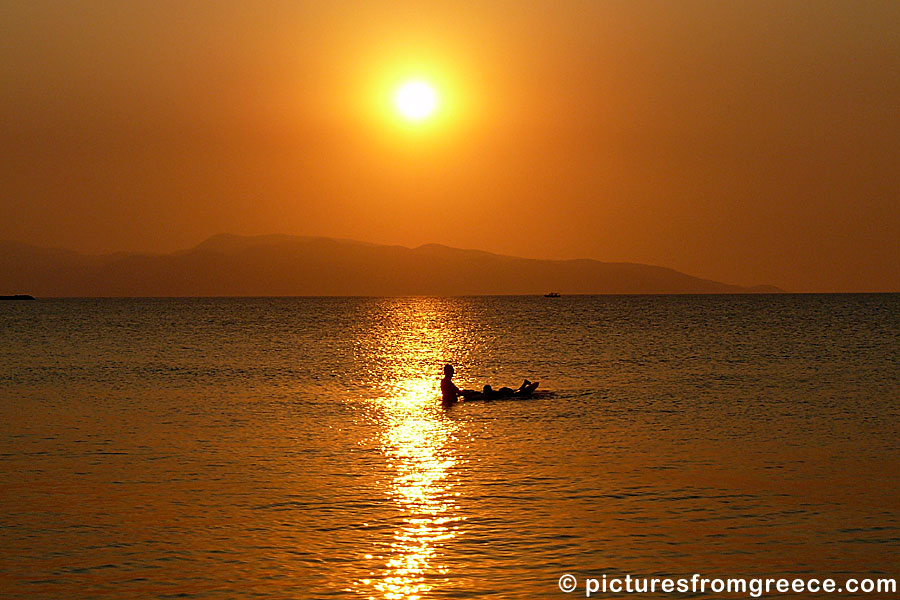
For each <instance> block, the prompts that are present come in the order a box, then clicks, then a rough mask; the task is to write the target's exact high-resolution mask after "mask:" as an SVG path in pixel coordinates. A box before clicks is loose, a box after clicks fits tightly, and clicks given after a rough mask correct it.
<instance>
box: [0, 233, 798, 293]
mask: <svg viewBox="0 0 900 600" xmlns="http://www.w3.org/2000/svg"><path fill="white" fill-rule="evenodd" d="M4 290H8V291H9V293H30V294H33V295H36V296H44V297H47V296H60V297H66V296H72V297H94V296H97V297H103V296H122V297H129V296H142V297H144V296H148V297H155V296H158V297H173V296H404V295H435V296H463V295H519V294H543V293H546V292H549V291H556V292H560V293H562V294H736V293H780V292H783V290H780V289H779V288H776V287H774V286H753V287H747V286H738V285H731V284H727V283H722V282H718V281H713V280H709V279H703V278H699V277H694V276H691V275H687V274H685V273H681V272H679V271H676V270H674V269H670V268H668V267H661V266H655V265H644V264H639V263H625V262H602V261H598V260H594V259H587V258H576V259H534V258H521V257H515V256H508V255H503V254H494V253H491V252H486V251H483V250H476V249H461V248H453V247H450V246H445V245H443V244H423V245H421V246H418V247H416V248H408V247H406V246H396V245H394V246H392V245H381V244H373V243H369V242H360V241H356V240H347V239H340V238H328V237H319V236H291V235H282V234H272V235H261V236H240V235H234V234H217V235H214V236H212V237H210V238H208V239H206V240H204V241H202V242H200V243H199V244H197V245H195V246H192V247H190V248H187V249H184V250H178V251H176V252H172V253H168V254H149V253H140V252H116V253H111V254H102V255H87V254H80V253H78V252H74V251H72V250H65V249H54V248H42V247H37V246H32V245H29V244H24V243H21V242H8V241H0V292H3V293H6V291H4Z"/></svg>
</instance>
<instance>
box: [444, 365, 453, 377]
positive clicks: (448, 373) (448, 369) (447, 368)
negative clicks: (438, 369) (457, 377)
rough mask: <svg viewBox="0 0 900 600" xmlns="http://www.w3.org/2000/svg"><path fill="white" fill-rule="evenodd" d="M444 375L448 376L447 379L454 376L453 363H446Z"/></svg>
mask: <svg viewBox="0 0 900 600" xmlns="http://www.w3.org/2000/svg"><path fill="white" fill-rule="evenodd" d="M444 377H446V378H447V379H450V378H451V377H453V365H450V364H447V365H444Z"/></svg>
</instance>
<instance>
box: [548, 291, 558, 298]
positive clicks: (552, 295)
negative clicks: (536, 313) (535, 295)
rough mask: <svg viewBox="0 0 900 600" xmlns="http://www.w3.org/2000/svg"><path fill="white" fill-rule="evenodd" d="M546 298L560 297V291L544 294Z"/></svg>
mask: <svg viewBox="0 0 900 600" xmlns="http://www.w3.org/2000/svg"><path fill="white" fill-rule="evenodd" d="M544 298H559V293H558V292H550V293H549V294H544Z"/></svg>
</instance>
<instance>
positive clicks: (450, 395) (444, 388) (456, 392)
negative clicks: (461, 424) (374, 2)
mask: <svg viewBox="0 0 900 600" xmlns="http://www.w3.org/2000/svg"><path fill="white" fill-rule="evenodd" d="M452 379H453V365H450V364H447V365H444V378H443V379H441V398H442V399H443V402H444V404H453V403H454V402H456V398H457V396H462V395H463V393H462V390H461V389H459V388H458V387H456V384H455V383H453V381H452Z"/></svg>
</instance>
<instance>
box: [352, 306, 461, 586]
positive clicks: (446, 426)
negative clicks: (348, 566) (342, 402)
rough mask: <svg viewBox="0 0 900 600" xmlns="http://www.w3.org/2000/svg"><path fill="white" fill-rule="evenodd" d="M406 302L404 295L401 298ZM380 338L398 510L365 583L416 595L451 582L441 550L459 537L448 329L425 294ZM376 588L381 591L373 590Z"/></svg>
mask: <svg viewBox="0 0 900 600" xmlns="http://www.w3.org/2000/svg"><path fill="white" fill-rule="evenodd" d="M398 302H400V301H398ZM402 303H403V305H402V306H400V307H394V309H393V310H391V311H389V313H390V314H391V318H390V319H389V320H388V322H386V323H385V327H384V329H383V330H380V331H379V332H378V333H379V334H380V335H378V336H376V337H379V338H380V344H379V345H381V346H382V348H383V353H384V354H383V356H382V368H383V369H384V371H386V372H385V373H384V374H385V375H388V377H389V380H388V381H386V382H385V383H386V387H387V389H386V390H385V391H386V393H385V394H384V395H383V396H382V397H381V398H379V399H377V400H374V401H373V402H376V403H377V404H378V413H379V420H380V421H381V423H380V425H381V428H380V429H381V434H380V442H381V447H382V451H383V452H384V455H385V458H386V460H387V462H388V467H389V470H390V472H391V473H392V479H391V480H390V481H389V482H386V484H387V487H386V493H387V494H388V495H389V496H390V498H391V500H392V501H393V502H394V503H396V505H397V508H399V509H400V513H401V519H400V522H399V524H398V525H397V526H396V527H395V530H394V532H393V540H392V541H391V543H390V552H389V556H387V557H385V558H386V559H387V560H386V563H385V564H384V568H383V569H382V571H381V572H374V573H372V575H373V578H372V579H365V580H362V581H361V582H360V584H361V587H362V589H359V590H357V591H359V592H363V593H364V594H365V593H366V592H365V590H366V589H367V590H368V597H369V598H373V599H374V598H384V599H386V600H416V599H418V598H422V597H425V596H428V595H430V594H429V591H431V590H432V589H433V588H434V587H436V586H440V585H441V584H446V583H447V581H448V574H449V569H448V565H447V564H445V562H443V561H442V556H443V552H442V548H443V546H444V545H445V544H446V543H447V542H448V541H449V540H451V539H452V538H454V537H456V536H457V535H458V524H459V522H461V521H462V520H463V517H461V516H460V514H459V506H458V504H457V497H458V495H459V493H458V492H456V491H455V487H456V485H455V479H456V478H455V476H454V473H455V472H456V470H457V469H458V468H459V465H458V464H457V463H458V459H457V458H456V456H455V455H454V448H455V446H456V444H457V428H458V425H457V424H456V423H455V422H454V421H453V420H451V419H450V418H448V416H447V414H446V412H445V410H444V409H443V408H441V406H440V403H439V401H438V399H439V389H438V374H439V367H440V365H441V364H442V362H443V361H444V360H447V356H448V355H449V352H447V350H446V342H444V343H443V344H442V343H441V340H442V339H446V337H445V336H446V335H447V331H446V330H445V327H444V326H443V324H442V323H443V319H441V315H440V314H439V313H440V311H439V310H435V308H436V307H435V306H434V305H433V304H432V302H431V301H428V300H426V299H416V300H409V299H407V300H404V301H402ZM373 592H375V593H373Z"/></svg>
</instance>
